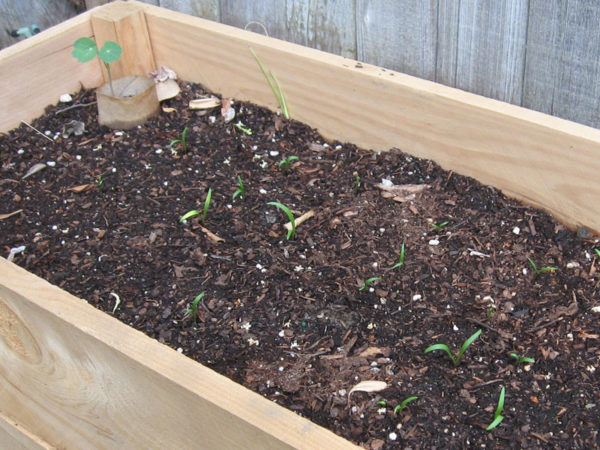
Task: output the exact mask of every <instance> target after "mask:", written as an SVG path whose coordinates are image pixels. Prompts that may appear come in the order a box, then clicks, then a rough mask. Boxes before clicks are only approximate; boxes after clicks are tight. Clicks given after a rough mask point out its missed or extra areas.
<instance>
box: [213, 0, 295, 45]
mask: <svg viewBox="0 0 600 450" xmlns="http://www.w3.org/2000/svg"><path fill="white" fill-rule="evenodd" d="M285 17H286V14H285V1H282V0H262V1H260V2H254V1H250V2H240V1H239V0H221V21H222V22H223V23H226V24H228V25H233V26H234V27H238V28H242V29H244V28H245V27H246V26H247V25H248V27H249V28H248V29H249V30H250V31H254V32H257V33H262V29H261V28H260V27H256V26H254V25H252V24H251V22H258V23H260V24H262V25H263V26H264V27H265V28H266V29H267V31H268V34H269V36H270V37H274V38H277V39H287V38H288V31H287V28H286V26H285Z"/></svg>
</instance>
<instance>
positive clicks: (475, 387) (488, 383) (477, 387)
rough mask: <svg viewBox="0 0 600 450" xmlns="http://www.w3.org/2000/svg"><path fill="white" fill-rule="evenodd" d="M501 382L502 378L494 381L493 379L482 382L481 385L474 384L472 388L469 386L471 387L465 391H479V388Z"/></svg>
mask: <svg viewBox="0 0 600 450" xmlns="http://www.w3.org/2000/svg"><path fill="white" fill-rule="evenodd" d="M501 381H502V378H495V379H493V380H489V381H484V382H482V383H478V384H475V385H473V386H471V387H468V388H467V389H469V390H473V389H479V388H480V387H484V386H488V385H490V384H495V383H499V382H501Z"/></svg>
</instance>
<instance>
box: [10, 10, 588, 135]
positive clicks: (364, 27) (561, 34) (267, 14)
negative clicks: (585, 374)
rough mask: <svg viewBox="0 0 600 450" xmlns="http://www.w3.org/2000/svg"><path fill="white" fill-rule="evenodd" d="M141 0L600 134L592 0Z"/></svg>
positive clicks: (60, 17)
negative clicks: (580, 125)
mask: <svg viewBox="0 0 600 450" xmlns="http://www.w3.org/2000/svg"><path fill="white" fill-rule="evenodd" d="M143 1H145V2H146V3H151V4H154V5H158V6H162V7H165V8H169V9H173V10H176V11H180V12H184V13H187V14H192V15H195V16H199V17H204V18H207V19H211V20H214V21H219V22H223V23H226V24H229V25H233V26H236V27H240V28H244V27H247V28H248V29H250V30H252V31H257V32H261V33H262V32H263V30H262V27H261V26H260V25H258V24H257V23H260V24H262V25H264V27H265V28H266V30H267V31H268V33H269V35H270V36H273V37H277V38H279V39H284V40H288V41H291V42H295V43H298V44H302V45H306V46H309V47H313V48H317V49H320V50H324V51H327V52H330V53H335V54H339V55H342V56H346V57H349V58H353V59H358V60H360V61H364V62H367V63H371V64H376V65H379V66H382V67H386V68H388V69H393V70H398V71H401V72H405V73H407V74H410V75H415V76H417V77H420V78H424V79H427V80H433V81H437V82H439V83H442V84H445V85H447V86H452V87H457V88H460V89H463V90H466V91H469V92H473V93H476V94H481V95H484V96H486V97H490V98H494V99H498V100H502V101H506V102H509V103H512V104H516V105H520V106H525V107H527V108H530V109H534V110H537V111H541V112H544V113H547V114H552V115H555V116H558V117H562V118H565V119H569V120H573V121H576V122H579V123H583V124H586V125H591V126H594V127H597V128H600V111H599V108H600V102H599V98H600V74H599V72H600V29H599V28H600V2H598V1H595V0H502V1H485V0H460V1H459V0H261V1H255V0H143ZM61 2H62V3H64V4H69V5H71V6H72V4H73V3H77V2H74V1H73V0H49V1H48V2H33V3H35V4H36V5H35V7H37V8H45V10H46V11H45V14H46V15H47V16H48V15H51V14H52V13H51V11H50V8H49V7H46V6H41V5H46V4H50V3H52V4H59V3H61ZM92 2H93V3H105V2H106V0H104V1H103V0H87V3H92ZM25 3H32V1H31V0H0V6H2V9H5V8H6V7H5V6H4V5H5V4H6V5H7V4H14V5H17V4H25ZM19 8H20V9H21V10H24V11H25V10H26V8H23V7H22V6H21V7H19ZM64 9H65V8H62V9H61V8H58V10H60V11H64ZM71 9H72V8H71ZM61 14H63V15H64V13H61ZM61 14H59V15H58V16H57V19H58V20H57V21H60V20H64V17H63V15H61ZM32 20H33V19H32ZM17 22H19V21H18V20H16V19H13V23H17ZM29 22H31V20H29V19H23V20H21V21H20V23H29ZM0 42H1V41H0Z"/></svg>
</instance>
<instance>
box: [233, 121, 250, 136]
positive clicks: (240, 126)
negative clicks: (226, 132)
mask: <svg viewBox="0 0 600 450" xmlns="http://www.w3.org/2000/svg"><path fill="white" fill-rule="evenodd" d="M235 127H236V128H237V129H238V130H240V131H243V132H244V133H246V134H247V135H248V136H251V135H252V130H251V129H250V128H248V127H245V126H244V124H243V123H242V122H238V123H236V124H235Z"/></svg>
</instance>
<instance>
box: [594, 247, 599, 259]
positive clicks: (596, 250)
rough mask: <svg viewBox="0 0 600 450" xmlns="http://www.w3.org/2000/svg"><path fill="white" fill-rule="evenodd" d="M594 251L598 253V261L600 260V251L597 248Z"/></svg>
mask: <svg viewBox="0 0 600 450" xmlns="http://www.w3.org/2000/svg"><path fill="white" fill-rule="evenodd" d="M594 251H595V252H596V255H597V256H598V259H600V250H598V249H597V248H595V249H594Z"/></svg>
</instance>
